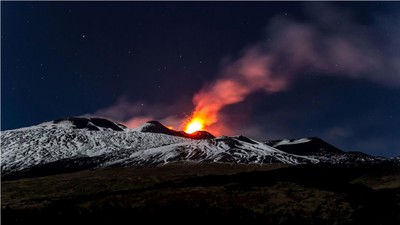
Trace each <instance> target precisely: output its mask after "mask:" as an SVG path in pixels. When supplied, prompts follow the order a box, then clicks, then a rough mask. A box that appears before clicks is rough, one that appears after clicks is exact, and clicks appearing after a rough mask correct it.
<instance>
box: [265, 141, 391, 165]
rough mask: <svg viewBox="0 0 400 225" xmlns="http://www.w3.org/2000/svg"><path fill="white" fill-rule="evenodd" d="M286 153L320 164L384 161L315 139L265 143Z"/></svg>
mask: <svg viewBox="0 0 400 225" xmlns="http://www.w3.org/2000/svg"><path fill="white" fill-rule="evenodd" d="M265 143H266V144H268V145H271V146H272V147H274V148H277V149H279V150H282V151H284V152H287V153H291V154H296V155H302V156H307V157H310V158H314V159H318V160H319V161H320V162H321V163H331V164H360V163H379V162H382V161H383V160H385V159H384V158H382V157H374V156H370V155H367V154H365V153H362V152H345V151H342V150H340V149H338V148H336V147H335V146H333V145H331V144H329V143H327V142H325V141H323V140H321V139H320V138H317V137H310V138H301V139H284V140H272V141H266V142H265Z"/></svg>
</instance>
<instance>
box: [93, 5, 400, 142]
mask: <svg viewBox="0 0 400 225" xmlns="http://www.w3.org/2000/svg"><path fill="white" fill-rule="evenodd" d="M304 9H305V12H306V14H307V15H308V19H303V20H302V21H303V22H299V21H298V20H295V19H293V18H289V17H288V16H276V17H274V18H273V19H272V20H270V22H269V24H268V25H267V28H266V32H265V39H264V40H263V41H260V42H259V43H254V44H252V45H250V46H248V47H246V48H245V49H244V50H243V51H242V53H241V54H240V55H239V57H237V59H236V60H234V61H231V62H230V63H228V64H226V65H225V66H224V67H223V68H221V70H220V72H219V73H218V75H217V76H216V79H215V80H213V81H211V82H209V83H207V84H206V85H205V86H204V87H203V88H202V89H201V90H200V91H198V92H197V93H196V94H195V95H194V97H193V99H192V101H193V104H194V106H195V108H194V111H193V114H192V117H193V118H194V117H197V118H202V120H203V121H204V125H205V128H206V129H207V130H209V131H211V132H214V133H215V134H216V135H219V134H221V132H222V131H224V132H226V131H228V130H229V129H228V128H227V126H228V127H229V124H228V123H226V121H222V120H220V118H219V116H220V114H221V110H222V109H224V107H226V106H228V105H232V104H237V103H240V102H242V101H244V100H245V99H246V98H247V97H248V96H249V95H250V94H252V93H254V92H266V93H277V92H282V91H285V90H287V89H288V88H290V86H291V85H292V84H293V83H294V82H295V81H296V80H297V79H301V77H302V76H307V74H311V73H314V74H316V73H318V74H319V75H321V76H339V77H345V78H349V79H364V80H369V81H371V82H376V83H380V84H382V85H387V86H391V87H399V86H400V45H399V44H398V40H400V32H398V31H397V33H396V32H393V30H394V31H396V29H393V26H395V24H396V23H397V24H399V22H400V20H399V18H400V17H398V16H382V15H376V16H375V17H374V21H372V22H369V23H368V24H369V25H368V26H366V25H364V24H363V23H361V22H358V21H357V19H356V17H354V14H355V12H352V11H346V9H342V8H335V7H333V6H331V5H329V4H326V3H324V4H314V3H313V4H311V3H310V4H306V5H305V8H304ZM304 21H305V22H304ZM307 21H308V22H307ZM393 24H394V25H393ZM397 30H398V29H397ZM388 32H391V33H390V34H391V36H387V35H386V34H387V33H388ZM160 109H162V110H160ZM177 112H182V110H181V108H179V107H176V105H167V104H148V103H140V102H137V103H130V102H129V101H127V100H126V99H120V100H119V102H117V104H115V105H114V106H112V107H109V108H106V109H103V110H99V111H98V112H96V113H95V114H96V115H97V116H103V117H108V118H113V119H117V120H119V121H121V122H123V123H125V124H127V125H128V126H129V127H136V126H138V125H140V124H142V123H144V122H145V121H147V120H153V119H156V120H161V122H163V123H164V124H166V125H172V126H174V127H175V128H179V129H182V122H183V121H184V120H185V116H184V115H176V113H177ZM166 115H172V116H167V117H166ZM218 121H220V123H218ZM222 123H223V124H222ZM224 134H226V135H228V134H227V133H224Z"/></svg>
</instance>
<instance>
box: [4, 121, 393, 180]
mask: <svg viewBox="0 0 400 225" xmlns="http://www.w3.org/2000/svg"><path fill="white" fill-rule="evenodd" d="M1 139H2V142H1V153H2V156H1V157H2V165H1V171H2V177H7V176H9V177H10V176H14V175H16V174H17V175H18V174H19V175H18V176H23V174H35V171H36V174H41V175H43V174H45V171H46V168H47V169H49V168H53V170H57V171H60V172H68V171H77V170H83V169H96V168H103V167H115V166H158V165H163V164H166V163H170V162H179V161H184V162H185V161H187V162H215V163H221V162H222V163H223V162H229V163H236V164H268V163H282V164H289V165H298V164H318V163H327V164H343V165H358V164H376V163H381V162H383V161H387V160H388V159H385V158H382V157H374V156H369V155H367V154H359V153H348V152H344V151H342V150H340V149H338V148H336V147H334V146H332V145H330V144H329V143H327V142H325V141H323V140H322V139H320V138H316V137H313V138H302V139H284V140H274V141H264V142H259V141H256V140H253V139H250V138H248V137H245V136H231V137H228V136H220V137H214V136H213V135H212V134H210V133H208V132H206V131H199V132H195V133H193V134H187V133H185V132H183V131H175V130H172V129H169V128H167V127H165V126H164V125H162V124H161V123H160V122H158V121H149V122H147V123H145V124H143V125H142V126H141V127H139V128H136V129H129V128H127V127H125V126H124V125H122V124H120V123H117V122H113V121H110V120H107V119H104V118H79V117H67V118H64V119H59V120H54V121H50V122H45V123H42V124H39V125H36V126H31V127H26V128H21V129H16V130H10V131H2V132H1ZM389 161H390V160H389ZM391 161H393V162H395V163H396V162H397V161H399V160H398V159H397V158H393V159H391ZM37 171H39V172H37ZM43 171H44V173H43ZM21 174H22V175H21Z"/></svg>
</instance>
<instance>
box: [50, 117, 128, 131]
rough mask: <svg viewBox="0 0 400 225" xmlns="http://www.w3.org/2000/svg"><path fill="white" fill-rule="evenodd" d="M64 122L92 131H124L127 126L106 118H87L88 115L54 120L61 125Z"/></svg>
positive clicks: (73, 126) (76, 127)
mask: <svg viewBox="0 0 400 225" xmlns="http://www.w3.org/2000/svg"><path fill="white" fill-rule="evenodd" d="M63 123H68V124H70V125H72V128H75V129H88V130H92V131H98V130H114V131H124V130H125V129H126V128H127V127H126V126H124V125H122V124H120V123H117V122H113V121H110V120H108V119H104V118H97V117H92V118H86V117H66V118H62V119H57V120H53V124H56V125H61V124H63Z"/></svg>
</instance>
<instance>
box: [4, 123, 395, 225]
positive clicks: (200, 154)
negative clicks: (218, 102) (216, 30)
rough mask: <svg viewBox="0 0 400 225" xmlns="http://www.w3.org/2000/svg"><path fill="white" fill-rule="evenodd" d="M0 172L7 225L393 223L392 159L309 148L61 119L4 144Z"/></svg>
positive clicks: (7, 134)
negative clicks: (129, 222) (77, 224)
mask: <svg viewBox="0 0 400 225" xmlns="http://www.w3.org/2000/svg"><path fill="white" fill-rule="evenodd" d="M1 162H2V163H1V172H2V222H4V224H55V223H57V224H66V225H67V224H73V223H82V221H90V222H89V223H91V224H99V225H101V224H123V223H125V221H127V220H129V219H132V218H135V219H136V220H140V221H147V222H149V223H156V222H157V223H159V222H164V223H166V222H168V223H169V222H173V223H174V224H187V221H191V220H193V218H198V219H196V221H195V222H194V223H195V224H196V223H199V224H205V223H211V222H218V223H227V222H229V223H232V224H236V223H239V222H240V223H243V224H260V223H265V221H267V224H293V225H294V224H299V221H300V222H301V223H300V224H312V223H316V224H349V225H350V224H368V223H370V222H371V221H372V223H374V224H384V225H390V224H398V222H400V221H399V218H398V206H399V204H398V203H399V202H400V199H399V198H398V197H399V190H400V189H399V188H400V183H399V182H398V181H399V170H400V169H399V168H400V158H399V157H395V158H391V159H387V158H382V157H375V156H370V155H367V154H363V153H357V152H346V151H343V150H341V149H339V148H336V147H335V146H333V145H330V144H329V143H327V142H325V141H323V140H322V139H320V138H317V137H306V138H301V139H284V140H267V141H257V140H254V139H251V138H249V137H245V136H241V135H239V136H220V137H214V136H213V135H212V134H210V133H208V132H206V131H198V132H194V133H191V134H188V133H185V132H183V131H175V130H172V129H169V128H167V127H165V126H164V125H162V124H161V123H160V122H158V121H149V122H147V123H145V124H143V125H142V126H140V127H138V128H135V129H130V128H127V127H125V126H124V125H122V124H120V123H117V122H114V121H111V120H107V119H103V118H82V117H68V118H64V119H59V120H54V121H50V122H45V123H42V124H39V125H36V126H31V127H26V128H21V129H16V130H9V131H3V132H1ZM371 212H375V213H371ZM375 215H379V216H375ZM282 221H283V222H282ZM354 221H355V222H354ZM319 222H321V223H319Z"/></svg>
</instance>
